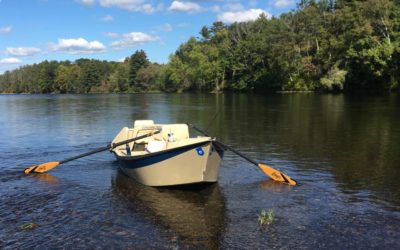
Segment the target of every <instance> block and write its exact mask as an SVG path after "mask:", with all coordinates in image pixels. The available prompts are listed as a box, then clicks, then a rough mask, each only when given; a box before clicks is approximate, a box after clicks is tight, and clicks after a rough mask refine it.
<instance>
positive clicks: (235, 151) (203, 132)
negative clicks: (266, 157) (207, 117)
mask: <svg viewBox="0 0 400 250" xmlns="http://www.w3.org/2000/svg"><path fill="white" fill-rule="evenodd" d="M186 124H187V125H188V126H189V127H191V128H193V129H194V130H196V131H198V132H200V133H202V134H203V135H205V136H209V135H208V134H207V133H206V132H205V131H203V130H201V129H199V128H198V127H196V126H195V125H193V124H190V123H186ZM215 143H216V144H219V145H220V146H222V147H223V148H226V149H229V150H230V151H232V152H233V153H235V154H237V155H239V156H240V157H242V158H244V159H245V160H247V161H249V162H251V163H253V164H254V165H256V166H258V163H257V162H255V161H254V160H252V159H250V158H249V157H247V156H245V155H244V154H242V153H240V152H239V151H237V150H236V149H234V148H232V147H231V146H228V145H226V144H225V143H223V142H221V141H220V140H218V141H215Z"/></svg>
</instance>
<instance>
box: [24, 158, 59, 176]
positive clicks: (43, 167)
mask: <svg viewBox="0 0 400 250" xmlns="http://www.w3.org/2000/svg"><path fill="white" fill-rule="evenodd" d="M58 165H60V162H58V161H51V162H46V163H43V164H39V165H35V166H31V167H29V168H26V169H25V170H24V173H25V174H29V173H32V172H33V173H44V172H47V171H49V170H51V169H53V168H55V167H57V166H58Z"/></svg>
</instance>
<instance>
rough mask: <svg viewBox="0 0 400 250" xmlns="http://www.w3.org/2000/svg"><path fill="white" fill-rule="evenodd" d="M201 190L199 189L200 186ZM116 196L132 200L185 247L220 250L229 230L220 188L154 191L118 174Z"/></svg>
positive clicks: (142, 213) (151, 221)
mask: <svg viewBox="0 0 400 250" xmlns="http://www.w3.org/2000/svg"><path fill="white" fill-rule="evenodd" d="M196 187H198V186H196ZM112 188H113V192H114V193H116V194H117V195H119V196H122V197H123V198H124V199H128V200H129V201H130V202H132V204H134V205H135V206H136V207H138V209H137V211H139V213H141V216H142V217H144V218H146V219H147V220H148V221H149V222H150V223H152V224H154V225H155V226H156V227H161V228H162V229H163V230H165V231H170V232H171V233H172V234H176V235H174V236H176V237H177V239H178V241H180V242H181V243H183V244H189V245H191V246H193V247H194V248H205V249H216V248H219V240H220V238H221V236H222V233H223V231H224V228H225V225H224V223H225V202H224V199H223V196H222V194H221V192H220V189H219V186H218V184H213V185H207V186H205V187H203V188H202V189H197V190H188V189H187V188H185V189H170V188H157V189H156V188H152V187H147V186H143V185H141V184H139V183H136V182H134V181H133V180H132V179H130V178H129V177H127V176H126V175H124V174H123V173H122V172H120V171H118V173H117V174H116V175H115V176H114V177H113V178H112Z"/></svg>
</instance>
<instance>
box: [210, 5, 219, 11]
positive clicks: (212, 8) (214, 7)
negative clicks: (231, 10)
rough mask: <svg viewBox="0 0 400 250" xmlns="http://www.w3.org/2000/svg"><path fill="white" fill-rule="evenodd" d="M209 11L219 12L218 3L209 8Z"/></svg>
mask: <svg viewBox="0 0 400 250" xmlns="http://www.w3.org/2000/svg"><path fill="white" fill-rule="evenodd" d="M210 10H211V11H213V12H220V11H221V7H219V6H218V5H214V6H212V7H211V8H210Z"/></svg>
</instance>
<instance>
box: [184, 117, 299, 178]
mask: <svg viewBox="0 0 400 250" xmlns="http://www.w3.org/2000/svg"><path fill="white" fill-rule="evenodd" d="M187 125H188V126H189V127H191V128H193V129H195V130H197V131H198V132H200V133H202V134H204V135H205V136H209V135H207V133H206V132H204V131H203V130H201V129H199V128H197V127H196V126H194V125H193V124H189V123H188V124H187ZM215 142H216V143H217V144H219V145H220V146H222V147H223V148H226V149H229V150H230V151H232V152H233V153H235V154H237V155H238V156H240V157H242V158H243V159H245V160H247V161H249V162H251V163H253V164H254V165H256V166H258V167H259V168H260V169H261V170H262V171H263V172H264V173H265V174H266V175H268V176H269V177H270V178H271V179H273V180H275V181H280V182H284V183H286V184H289V185H292V186H295V185H296V184H297V182H296V181H295V180H293V179H292V178H290V177H289V176H287V175H285V174H284V173H282V172H281V171H278V170H276V169H274V168H272V167H270V166H268V165H266V164H263V163H258V162H256V161H254V160H252V159H250V158H249V157H247V156H245V155H244V154H242V153H240V152H239V151H237V150H236V149H234V148H232V147H230V146H228V145H226V144H225V143H222V142H221V141H215Z"/></svg>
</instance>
